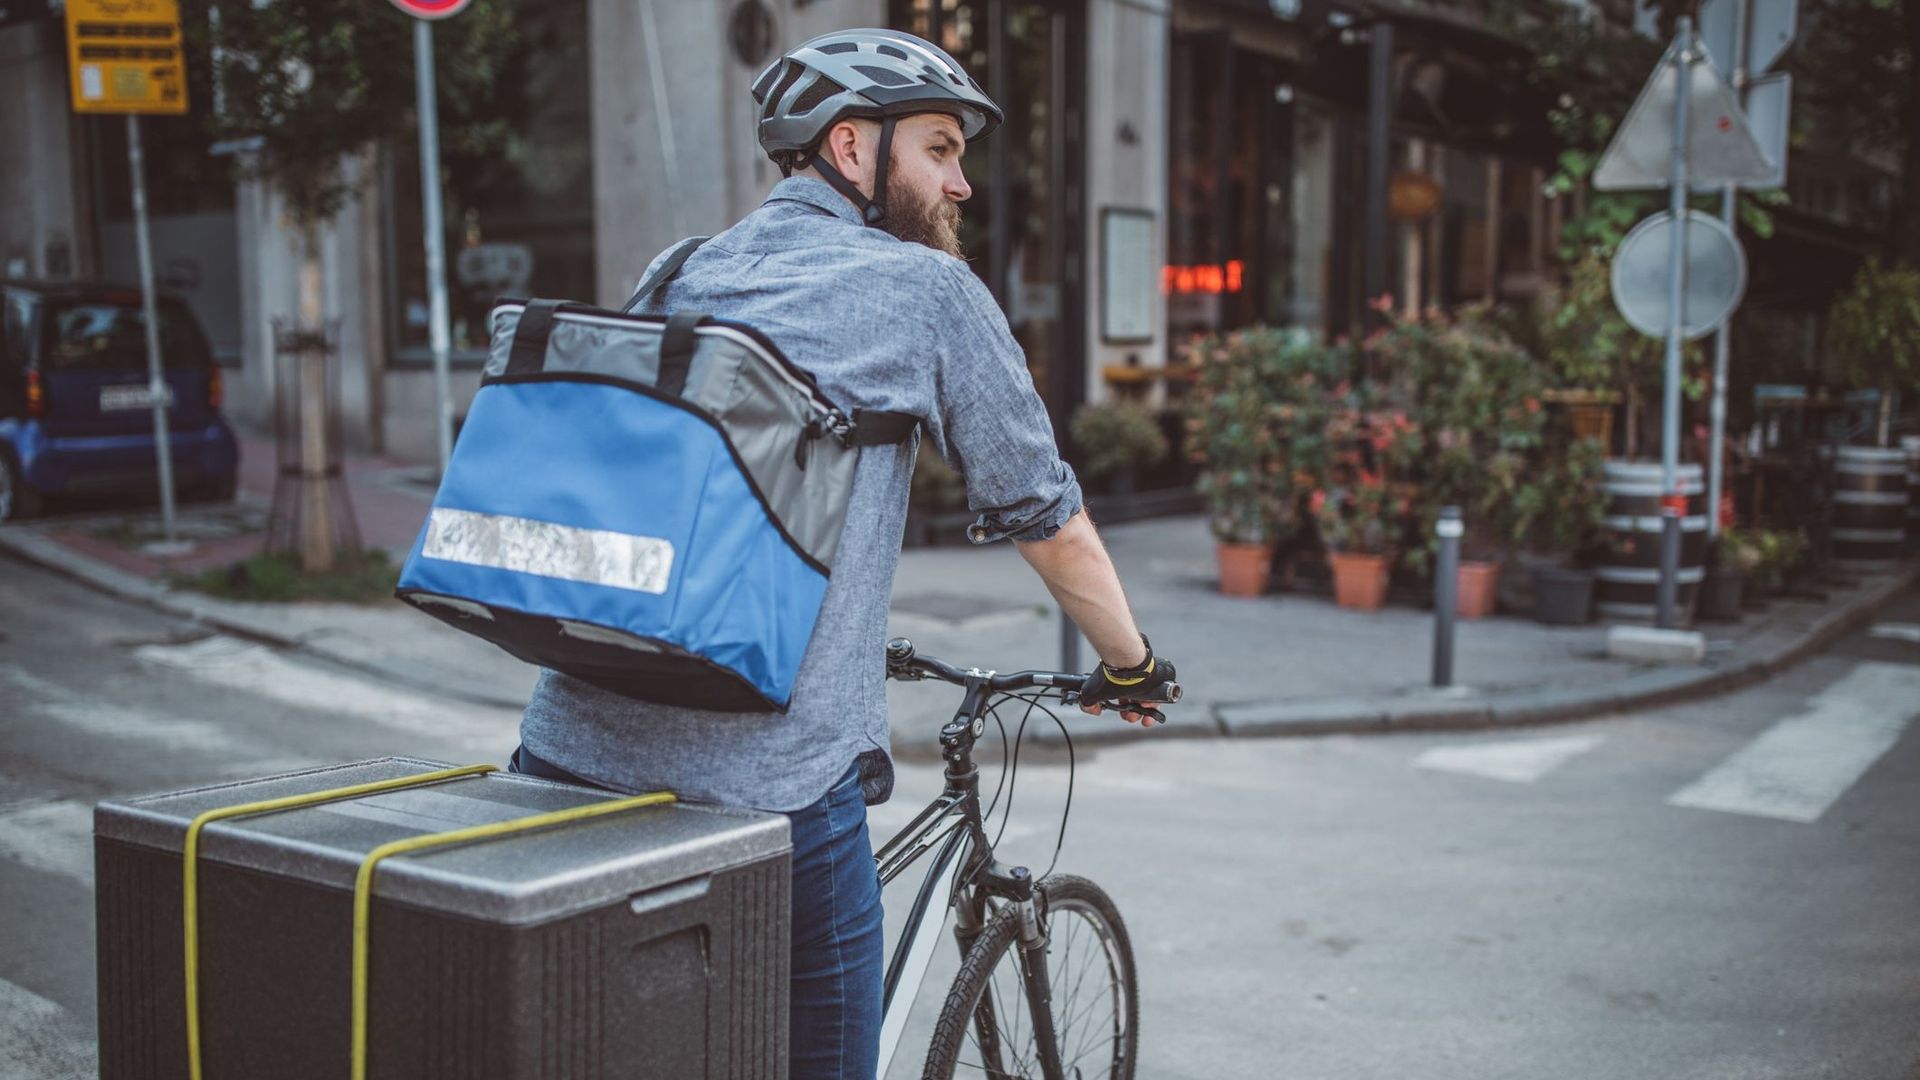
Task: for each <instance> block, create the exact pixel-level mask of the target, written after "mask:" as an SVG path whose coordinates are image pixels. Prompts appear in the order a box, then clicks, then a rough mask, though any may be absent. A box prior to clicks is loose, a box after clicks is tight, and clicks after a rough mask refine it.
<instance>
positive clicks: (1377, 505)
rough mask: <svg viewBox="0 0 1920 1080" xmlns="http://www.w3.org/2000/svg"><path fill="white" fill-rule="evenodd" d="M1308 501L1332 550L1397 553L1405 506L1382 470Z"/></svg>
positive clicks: (1315, 523)
mask: <svg viewBox="0 0 1920 1080" xmlns="http://www.w3.org/2000/svg"><path fill="white" fill-rule="evenodd" d="M1307 505H1308V507H1309V508H1310V509H1311V510H1312V512H1313V520H1314V525H1315V526H1316V527H1317V528H1319V530H1320V541H1321V542H1322V543H1324V544H1325V545H1326V546H1327V550H1328V551H1330V552H1340V553H1343V554H1354V555H1390V554H1392V553H1393V547H1394V544H1395V541H1396V540H1397V539H1398V533H1399V527H1398V526H1399V525H1400V522H1401V519H1402V518H1403V516H1404V514H1405V507H1404V503H1403V502H1402V501H1400V500H1396V499H1395V497H1394V495H1393V493H1392V492H1390V491H1389V490H1388V489H1387V484H1386V482H1385V481H1384V480H1383V479H1381V477H1380V475H1379V474H1378V473H1363V474H1362V475H1360V476H1359V477H1358V478H1356V480H1355V482H1354V483H1352V484H1341V485H1336V486H1334V487H1329V488H1322V489H1321V490H1319V491H1316V492H1314V493H1313V494H1312V495H1311V496H1310V497H1309V498H1308V500H1307Z"/></svg>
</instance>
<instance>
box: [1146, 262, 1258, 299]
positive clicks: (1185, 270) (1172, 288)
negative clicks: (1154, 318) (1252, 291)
mask: <svg viewBox="0 0 1920 1080" xmlns="http://www.w3.org/2000/svg"><path fill="white" fill-rule="evenodd" d="M1245 274H1246V264H1245V263H1243V262H1241V261H1240V260H1239V259H1229V260H1227V265H1225V266H1218V265H1214V264H1211V263H1206V264H1202V265H1200V266H1163V267H1161V268H1160V291H1161V292H1162V293H1165V294H1167V295H1169V296H1171V295H1173V294H1174V293H1211V294H1219V293H1237V292H1239V291H1240V287H1241V285H1242V283H1243V280H1244V277H1245Z"/></svg>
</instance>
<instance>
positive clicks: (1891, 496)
mask: <svg viewBox="0 0 1920 1080" xmlns="http://www.w3.org/2000/svg"><path fill="white" fill-rule="evenodd" d="M1833 501H1834V502H1840V503H1847V504H1849V505H1851V506H1905V505H1907V496H1906V493H1905V492H1901V491H1842V492H1837V493H1836V494H1835V495H1834V496H1833Z"/></svg>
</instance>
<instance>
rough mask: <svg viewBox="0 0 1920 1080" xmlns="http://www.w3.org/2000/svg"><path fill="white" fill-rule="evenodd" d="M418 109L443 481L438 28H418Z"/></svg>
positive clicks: (449, 443)
mask: <svg viewBox="0 0 1920 1080" xmlns="http://www.w3.org/2000/svg"><path fill="white" fill-rule="evenodd" d="M413 68H414V88H415V95H416V105H415V108H416V109H417V111H418V113H419V118H420V207H421V216H422V217H423V218H424V219H425V221H426V248H427V340H428V344H429V345H430V346H431V347H432V349H433V403H434V408H433V414H434V417H433V428H434V438H435V444H436V446H437V448H438V449H439V453H440V475H442V476H445V475H446V472H447V461H448V459H450V458H451V457H452V456H453V391H452V387H451V386H450V381H451V380H450V378H449V375H448V372H447V352H448V348H449V342H448V339H449V338H450V337H451V335H450V334H449V333H448V330H447V238H446V227H445V225H444V224H443V222H442V221H441V210H440V109H439V105H438V103H437V102H436V101H435V100H434V93H433V28H432V27H431V26H429V25H427V20H425V19H415V20H414V23H413Z"/></svg>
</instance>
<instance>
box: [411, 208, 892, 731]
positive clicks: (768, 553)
mask: <svg viewBox="0 0 1920 1080" xmlns="http://www.w3.org/2000/svg"><path fill="white" fill-rule="evenodd" d="M699 243H700V239H694V240H689V241H687V242H685V243H683V244H682V245H681V246H680V247H678V248H676V249H674V250H673V252H672V253H671V254H670V255H669V256H668V258H667V259H666V260H665V261H664V262H663V263H662V264H661V266H660V267H659V269H658V270H656V271H655V272H654V274H653V275H652V276H650V277H649V278H648V280H647V281H646V282H644V283H643V284H642V285H641V286H640V290H639V291H638V292H637V293H636V294H635V296H634V299H633V301H631V302H629V303H628V305H627V308H626V309H625V311H610V310H605V309H600V308H594V307H590V306H587V305H583V304H574V303H568V302H564V301H554V300H529V301H524V302H522V301H502V302H501V303H500V304H498V305H497V306H496V307H495V308H494V310H493V314H492V322H491V328H492V340H491V349H490V353H489V356H488V361H487V366H486V371H485V375H484V377H483V378H482V380H481V384H480V391H479V393H478V394H476V395H475V397H474V399H473V405H472V407H471V409H469V410H468V413H467V419H466V422H465V424H464V425H463V426H462V427H461V430H460V439H459V442H458V443H457V444H456V445H455V447H454V450H453V456H452V460H451V461H450V462H449V463H448V466H447V471H446V475H445V477H443V478H442V480H441V483H440V490H439V493H438V494H437V495H436V496H435V497H434V500H433V508H432V510H431V511H430V513H429V514H428V517H427V522H426V525H425V527H424V528H423V529H422V530H421V532H420V537H419V539H418V540H417V541H415V543H414V546H413V551H412V553H411V554H409V555H408V556H407V561H406V564H405V566H404V567H402V569H401V573H400V582H399V586H398V588H396V589H395V595H396V596H398V597H400V599H402V600H405V601H406V602H408V603H410V604H412V605H414V606H415V607H418V608H419V609H420V610H422V611H424V612H426V613H428V614H430V615H433V616H435V617H436V618H439V619H441V620H443V621H445V622H447V623H449V624H451V625H453V626H455V627H458V628H459V629H461V630H465V631H467V632H468V633H471V634H475V635H478V636H480V637H482V638H485V639H486V640H488V641H491V642H493V643H494V644H496V645H498V646H500V647H501V648H503V649H505V650H506V651H507V652H509V653H512V654H513V655H514V656H517V657H519V658H520V659H522V660H525V661H527V662H528V663H532V664H538V665H540V666H542V667H547V668H552V669H554V670H556V671H560V672H563V673H565V674H568V675H572V676H574V677H576V678H579V679H583V680H585V681H587V682H589V683H592V684H594V685H596V686H599V687H602V688H604V689H607V690H611V691H613V692H616V693H620V694H625V695H628V696H630V697H634V698H637V699H640V700H644V701H654V702H660V703H663V704H670V705H684V706H690V707H695V708H702V709H713V710H719V711H725V712H766V711H776V712H784V711H786V708H787V706H788V704H789V702H790V700H791V698H792V696H793V683H794V678H795V675H796V674H797V672H798V671H799V667H800V659H801V657H802V656H803V655H804V654H805V652H806V648H807V642H808V639H809V638H811V637H812V635H813V626H814V622H815V621H816V620H817V618H818V617H819V614H820V603H821V600H822V599H823V598H824V597H825V595H826V591H827V578H828V575H829V574H830V573H831V572H832V566H833V557H834V552H835V549H836V548H837V547H838V545H839V542H840V531H841V528H842V526H844V525H845V523H846V512H847V498H848V494H849V492H850V491H851V489H852V487H853V472H854V464H855V461H856V459H857V457H858V454H859V450H860V448H861V447H863V446H880V445H891V444H896V443H904V442H907V441H908V440H909V439H911V438H912V437H913V434H914V432H915V430H916V428H917V426H918V424H919V419H918V418H917V417H914V416H911V415H908V414H905V413H886V412H865V411H860V412H855V413H853V414H852V415H849V414H847V413H845V412H843V411H842V410H841V409H840V408H839V407H837V406H836V405H835V404H834V403H833V402H832V401H830V400H828V399H827V397H826V396H825V395H824V394H823V393H822V392H821V390H820V387H819V385H818V383H817V382H816V381H815V379H814V378H813V376H812V375H810V374H808V373H807V372H806V371H805V370H804V369H803V368H800V367H799V366H797V365H795V364H794V363H792V362H791V361H789V360H788V359H787V358H786V357H785V356H784V355H782V354H781V352H780V350H779V349H778V348H777V347H776V346H775V345H774V344H773V342H771V341H769V340H768V339H767V338H766V337H765V336H764V335H762V334H760V333H759V332H757V331H755V330H754V329H753V328H752V327H749V326H746V325H743V324H740V323H733V322H726V321H723V320H719V319H714V318H711V317H709V316H707V315H704V314H701V313H697V312H686V311H677V312H674V313H673V314H672V315H670V316H667V317H664V318H662V317H659V316H641V315H630V314H627V313H626V311H631V310H632V309H633V308H634V307H635V306H636V305H638V303H639V302H640V300H641V299H642V298H644V297H645V296H647V295H649V294H650V293H651V292H652V291H653V290H654V289H656V288H658V287H659V286H660V285H661V284H663V283H664V282H665V281H667V280H668V279H669V278H671V277H672V276H673V274H674V273H675V272H676V271H678V270H679V268H680V265H681V264H682V263H684V262H685V261H686V259H687V257H688V256H689V255H691V254H692V253H693V250H694V249H695V248H696V247H698V246H699Z"/></svg>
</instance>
